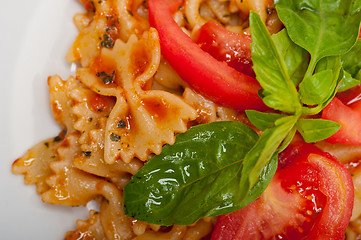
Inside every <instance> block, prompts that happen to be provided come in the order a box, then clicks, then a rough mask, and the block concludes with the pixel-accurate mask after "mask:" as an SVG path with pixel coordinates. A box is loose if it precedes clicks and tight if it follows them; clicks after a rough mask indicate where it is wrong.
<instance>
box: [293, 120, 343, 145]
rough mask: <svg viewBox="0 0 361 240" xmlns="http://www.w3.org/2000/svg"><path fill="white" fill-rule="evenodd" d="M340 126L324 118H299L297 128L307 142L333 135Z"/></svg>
mask: <svg viewBox="0 0 361 240" xmlns="http://www.w3.org/2000/svg"><path fill="white" fill-rule="evenodd" d="M340 127H341V126H340V124H338V123H336V122H333V121H330V120H324V119H299V120H298V122H297V129H298V131H299V132H300V133H301V135H302V137H303V139H304V140H305V142H307V143H310V142H317V141H321V140H324V139H326V138H328V137H331V136H332V135H333V134H335V133H336V132H337V131H338V130H339V129H340Z"/></svg>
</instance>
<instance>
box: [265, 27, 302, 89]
mask: <svg viewBox="0 0 361 240" xmlns="http://www.w3.org/2000/svg"><path fill="white" fill-rule="evenodd" d="M272 40H273V41H274V42H275V44H276V46H277V49H278V51H279V52H280V55H281V56H282V58H283V59H284V62H285V65H286V68H287V72H288V75H289V77H290V79H291V80H292V81H293V83H294V84H295V86H297V85H298V83H299V82H300V81H301V80H302V78H303V76H304V75H305V73H306V70H307V66H308V62H309V56H308V53H307V51H305V50H304V49H303V48H301V47H300V46H298V45H297V44H295V43H294V42H292V40H291V39H290V37H289V36H288V34H287V31H286V29H283V30H282V31H280V32H278V33H276V34H273V35H272Z"/></svg>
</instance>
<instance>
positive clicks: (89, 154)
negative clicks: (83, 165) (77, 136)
mask: <svg viewBox="0 0 361 240" xmlns="http://www.w3.org/2000/svg"><path fill="white" fill-rule="evenodd" d="M82 154H83V155H84V156H85V157H87V158H90V157H91V155H92V152H90V151H86V152H82Z"/></svg>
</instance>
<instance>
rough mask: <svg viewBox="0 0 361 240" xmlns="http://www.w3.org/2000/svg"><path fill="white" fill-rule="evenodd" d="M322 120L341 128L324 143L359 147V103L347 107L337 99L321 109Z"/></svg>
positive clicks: (360, 139) (360, 140)
mask: <svg viewBox="0 0 361 240" xmlns="http://www.w3.org/2000/svg"><path fill="white" fill-rule="evenodd" d="M322 118H323V119H327V120H331V121H334V122H337V123H339V124H340V125H341V128H340V129H339V130H338V131H337V132H336V133H335V134H334V135H332V136H331V137H329V138H327V139H326V141H328V142H330V143H342V144H348V145H361V124H360V123H361V107H360V101H359V102H355V103H353V104H351V105H349V106H346V105H345V104H343V103H342V102H341V101H340V100H339V99H338V98H336V97H335V98H334V99H332V101H331V102H330V103H329V104H328V105H327V107H325V108H324V109H323V112H322Z"/></svg>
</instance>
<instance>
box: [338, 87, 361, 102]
mask: <svg viewBox="0 0 361 240" xmlns="http://www.w3.org/2000/svg"><path fill="white" fill-rule="evenodd" d="M336 97H337V98H338V99H339V100H341V102H343V103H344V104H345V105H350V104H352V103H354V102H357V101H360V100H361V85H357V86H355V87H353V88H350V89H348V90H347V91H344V92H340V93H337V95H336Z"/></svg>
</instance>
